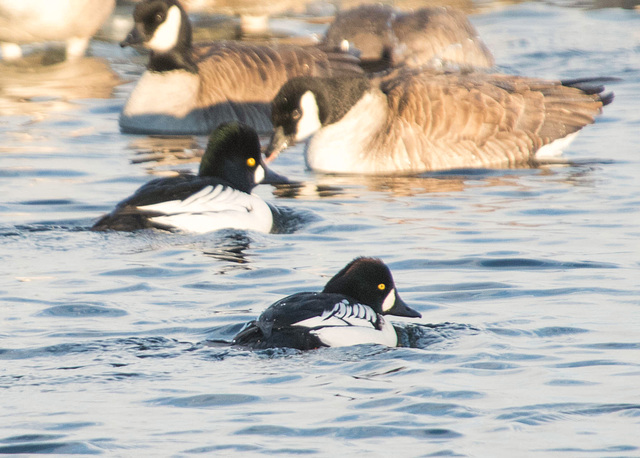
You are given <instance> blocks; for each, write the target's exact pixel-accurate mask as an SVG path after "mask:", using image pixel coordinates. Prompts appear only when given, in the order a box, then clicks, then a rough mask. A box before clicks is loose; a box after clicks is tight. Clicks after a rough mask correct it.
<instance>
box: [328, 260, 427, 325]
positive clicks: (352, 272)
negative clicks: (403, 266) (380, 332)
mask: <svg viewBox="0 0 640 458" xmlns="http://www.w3.org/2000/svg"><path fill="white" fill-rule="evenodd" d="M322 292H324V293H338V294H343V295H345V296H348V297H351V298H352V299H355V300H356V301H358V302H360V303H362V304H365V305H368V306H370V307H371V308H373V309H374V310H375V311H376V312H378V313H381V314H383V315H397V316H406V317H411V318H420V317H421V316H422V315H421V314H420V313H419V312H417V311H415V310H413V309H412V308H410V307H409V306H407V304H405V302H404V301H403V300H402V299H401V298H400V295H399V294H398V291H397V289H396V285H395V283H394V281H393V276H392V275H391V271H390V270H389V267H387V265H386V264H385V263H384V262H382V261H381V260H379V259H376V258H365V257H361V258H356V259H354V260H353V261H351V262H350V263H349V264H347V265H346V266H345V267H344V268H343V269H342V270H341V271H340V272H338V273H337V274H336V275H335V276H334V277H333V278H332V279H331V280H329V281H328V282H327V284H326V285H325V287H324V289H323V291H322Z"/></svg>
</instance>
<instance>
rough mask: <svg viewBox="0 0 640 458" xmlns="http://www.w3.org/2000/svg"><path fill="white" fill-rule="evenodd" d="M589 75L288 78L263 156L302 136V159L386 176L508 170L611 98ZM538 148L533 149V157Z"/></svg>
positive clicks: (566, 134)
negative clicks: (573, 77) (556, 78)
mask: <svg viewBox="0 0 640 458" xmlns="http://www.w3.org/2000/svg"><path fill="white" fill-rule="evenodd" d="M603 90H604V88H603V87H602V86H598V85H597V84H595V83H594V80H589V79H586V80H575V81H565V82H561V81H546V80H541V79H536V78H527V77H519V76H509V75H498V74H493V75H492V74H485V73H470V74H461V73H436V72H420V73H417V72H412V71H404V72H399V73H397V74H396V75H395V76H390V77H383V78H373V79H368V78H365V77H341V78H309V77H303V78H296V79H293V80H291V81H289V82H288V83H286V84H285V85H284V86H283V87H282V89H281V90H280V92H279V93H278V95H277V96H276V98H275V99H274V102H273V110H272V116H273V124H274V127H275V130H274V133H273V136H272V139H271V143H270V145H269V146H268V148H267V151H266V154H267V157H268V158H269V161H271V160H273V158H274V155H277V153H278V152H279V151H280V150H282V149H284V148H286V147H287V146H291V145H292V144H294V143H295V142H299V141H303V140H308V142H307V145H306V150H305V160H306V163H307V166H308V167H309V168H310V169H312V170H316V171H320V172H327V173H358V174H393V173H403V174H407V173H420V172H425V171H433V170H444V169H456V168H469V167H480V168H483V167H484V168H486V167H492V168H496V167H508V166H513V165H516V164H521V163H532V162H534V160H535V158H536V157H542V156H545V155H550V154H553V153H554V150H557V149H559V148H562V147H564V146H566V145H567V144H568V143H569V141H570V140H572V139H573V137H574V136H575V135H576V134H577V132H578V131H579V130H580V129H581V128H582V127H584V126H585V125H587V124H590V123H592V122H594V117H595V116H596V115H597V114H598V113H600V111H601V109H602V106H603V105H607V104H608V103H610V102H611V101H612V100H613V95H612V94H602V91H603ZM536 154H537V156H536Z"/></svg>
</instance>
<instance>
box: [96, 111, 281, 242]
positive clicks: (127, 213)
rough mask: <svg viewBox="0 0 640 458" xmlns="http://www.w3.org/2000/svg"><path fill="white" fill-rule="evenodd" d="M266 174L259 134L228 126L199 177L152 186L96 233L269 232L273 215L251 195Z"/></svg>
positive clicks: (211, 146) (214, 136)
mask: <svg viewBox="0 0 640 458" xmlns="http://www.w3.org/2000/svg"><path fill="white" fill-rule="evenodd" d="M265 170H266V169H265V166H264V164H263V161H262V156H261V151H260V141H259V139H258V135H257V134H256V132H255V131H254V130H253V129H251V128H250V127H248V126H244V125H241V124H239V123H227V124H223V125H221V126H219V127H218V128H217V129H216V130H214V131H213V132H212V133H211V136H210V138H209V142H208V144H207V149H206V151H205V152H204V155H203V156H202V159H201V162H200V170H199V172H198V175H193V174H191V173H181V174H180V175H179V176H176V177H170V178H157V179H155V180H152V181H150V182H149V183H147V184H145V185H143V186H142V187H141V188H139V189H138V190H137V191H136V192H135V193H134V194H133V195H132V196H131V197H129V198H127V199H125V200H123V201H122V202H120V203H119V204H118V205H117V206H116V208H115V210H113V212H111V213H110V214H108V215H105V216H104V217H102V218H101V219H100V220H99V221H98V222H97V223H95V225H94V226H93V228H92V229H93V230H96V231H106V230H119V231H135V230H138V229H145V228H157V229H164V230H171V231H174V230H182V231H187V232H196V233H204V232H209V231H215V230H218V229H225V228H233V229H247V230H255V231H260V232H269V231H270V230H271V228H272V226H273V213H272V209H271V207H270V206H269V205H268V204H267V203H266V202H265V201H263V200H262V199H261V198H260V197H258V196H256V195H254V194H251V190H252V189H253V188H254V187H255V186H256V184H258V183H260V182H261V181H262V180H263V179H264V177H265Z"/></svg>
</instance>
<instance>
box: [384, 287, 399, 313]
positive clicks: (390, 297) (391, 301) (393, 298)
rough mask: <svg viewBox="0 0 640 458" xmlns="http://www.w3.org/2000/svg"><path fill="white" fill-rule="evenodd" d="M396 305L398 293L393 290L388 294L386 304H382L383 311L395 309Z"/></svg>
mask: <svg viewBox="0 0 640 458" xmlns="http://www.w3.org/2000/svg"><path fill="white" fill-rule="evenodd" d="M395 303H396V291H395V289H392V290H391V291H389V294H387V297H385V298H384V302H383V303H382V311H383V312H388V311H389V310H391V309H392V308H393V305H394V304H395Z"/></svg>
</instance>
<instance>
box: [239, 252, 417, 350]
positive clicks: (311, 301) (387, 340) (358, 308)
mask: <svg viewBox="0 0 640 458" xmlns="http://www.w3.org/2000/svg"><path fill="white" fill-rule="evenodd" d="M386 315H396V316H404V317H411V318H420V317H421V316H422V315H420V313H418V312H416V311H415V310H413V309H411V308H409V307H408V306H407V304H405V303H404V301H403V300H402V299H401V298H400V296H399V295H398V291H397V289H396V286H395V283H394V282H393V277H392V276H391V271H390V270H389V268H388V267H387V266H386V264H384V263H383V262H382V261H381V260H379V259H374V258H365V257H361V258H356V259H354V260H353V261H351V262H350V263H349V264H347V266H346V267H344V268H343V269H342V270H341V271H340V272H338V273H337V274H336V275H335V276H334V277H333V278H332V279H331V280H329V281H328V282H327V284H326V285H325V287H324V289H323V290H322V292H320V293H317V292H315V293H313V292H304V293H297V294H293V295H291V296H288V297H285V298H284V299H281V300H279V301H278V302H276V303H275V304H273V305H271V306H270V307H269V308H267V309H266V310H265V311H264V312H263V313H262V314H261V315H260V317H258V319H257V320H255V321H251V322H250V323H248V324H247V325H246V326H245V327H244V328H243V329H242V330H241V331H240V332H239V333H238V335H236V336H235V337H234V339H233V344H235V345H241V346H247V347H251V348H254V349H263V348H272V347H289V348H297V349H299V350H310V349H314V348H319V347H341V346H347V345H358V344H381V345H387V346H389V347H395V346H396V345H397V344H398V336H397V334H396V331H395V329H394V327H393V325H392V324H391V322H389V321H388V320H387V319H386Z"/></svg>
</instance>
